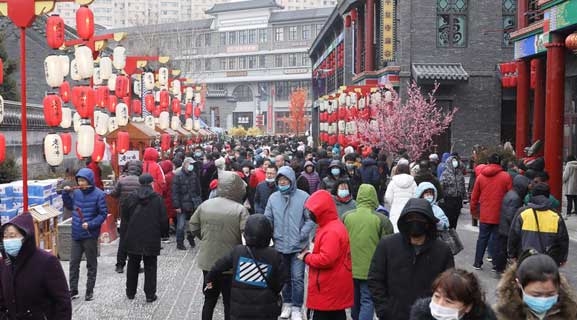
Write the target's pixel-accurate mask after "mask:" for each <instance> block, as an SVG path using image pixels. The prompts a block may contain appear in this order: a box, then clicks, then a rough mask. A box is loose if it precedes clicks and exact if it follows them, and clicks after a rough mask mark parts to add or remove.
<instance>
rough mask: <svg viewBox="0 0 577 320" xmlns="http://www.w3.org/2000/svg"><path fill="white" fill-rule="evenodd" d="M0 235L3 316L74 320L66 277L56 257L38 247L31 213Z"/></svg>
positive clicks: (0, 308)
mask: <svg viewBox="0 0 577 320" xmlns="http://www.w3.org/2000/svg"><path fill="white" fill-rule="evenodd" d="M0 234H1V235H2V242H1V243H2V245H1V246H0V252H1V253H2V261H0V290H2V291H1V292H0V319H47V320H70V319H72V304H71V301H70V293H69V291H68V284H67V283H66V276H65V275H64V271H63V270H62V266H61V265H60V261H58V258H57V257H56V256H54V255H53V254H51V253H48V252H46V251H45V250H42V249H38V248H37V247H36V242H35V240H34V239H35V238H34V222H33V219H32V215H30V214H29V213H24V214H22V215H19V216H17V217H15V218H14V219H12V220H10V221H9V222H8V223H6V224H4V225H3V226H2V228H1V229H0Z"/></svg>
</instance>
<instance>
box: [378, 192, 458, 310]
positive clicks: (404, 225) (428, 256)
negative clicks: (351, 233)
mask: <svg viewBox="0 0 577 320" xmlns="http://www.w3.org/2000/svg"><path fill="white" fill-rule="evenodd" d="M437 222H438V219H437V218H436V217H435V215H434V213H433V209H432V208H431V204H430V203H429V201H427V200H425V199H416V198H413V199H410V200H409V201H408V202H407V204H406V205H405V207H404V208H403V211H402V213H401V216H400V218H399V221H398V222H397V225H398V228H399V231H400V232H399V233H395V234H393V235H390V236H388V237H386V238H384V239H382V240H381V241H380V242H379V244H378V246H377V249H376V250H375V254H374V255H373V258H372V260H371V266H370V269H369V273H368V279H367V284H368V287H369V291H370V292H371V295H372V297H373V302H374V305H375V311H376V314H377V317H378V318H379V319H380V320H406V319H408V318H409V312H410V308H411V306H412V305H413V303H414V302H415V301H416V300H417V299H419V298H421V297H426V296H431V295H432V294H433V292H432V290H431V285H432V284H433V281H434V280H435V279H436V278H437V276H438V275H439V274H441V273H443V272H444V271H445V270H448V269H450V268H453V267H454V265H455V261H454V260H453V254H452V253H451V250H450V249H449V246H447V245H446V244H445V243H444V242H442V241H441V240H438V239H437V228H436V225H437Z"/></svg>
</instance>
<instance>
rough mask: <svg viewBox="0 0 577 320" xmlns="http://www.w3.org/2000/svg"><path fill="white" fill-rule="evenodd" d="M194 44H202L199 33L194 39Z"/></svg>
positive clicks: (198, 46) (197, 45) (198, 45)
mask: <svg viewBox="0 0 577 320" xmlns="http://www.w3.org/2000/svg"><path fill="white" fill-rule="evenodd" d="M194 46H195V47H197V48H200V47H201V46H202V37H201V36H200V35H199V36H197V37H196V39H195V41H194Z"/></svg>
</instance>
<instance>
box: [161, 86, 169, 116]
mask: <svg viewBox="0 0 577 320" xmlns="http://www.w3.org/2000/svg"><path fill="white" fill-rule="evenodd" d="M159 103H160V111H168V105H169V104H170V94H169V93H168V91H166V90H162V91H160V101H159Z"/></svg>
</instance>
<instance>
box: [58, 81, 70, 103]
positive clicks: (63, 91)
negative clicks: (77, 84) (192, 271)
mask: <svg viewBox="0 0 577 320" xmlns="http://www.w3.org/2000/svg"><path fill="white" fill-rule="evenodd" d="M60 99H62V101H63V102H64V103H68V102H70V83H68V81H64V82H62V84H61V85H60Z"/></svg>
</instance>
